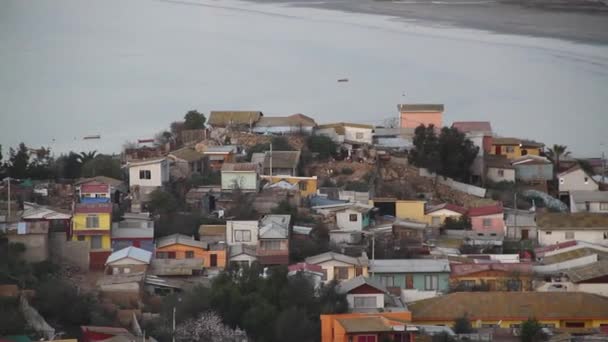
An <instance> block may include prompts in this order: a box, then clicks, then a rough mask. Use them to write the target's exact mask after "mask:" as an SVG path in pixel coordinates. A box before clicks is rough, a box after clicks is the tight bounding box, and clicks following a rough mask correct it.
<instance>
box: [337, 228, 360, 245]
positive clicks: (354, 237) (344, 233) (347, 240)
mask: <svg viewBox="0 0 608 342" xmlns="http://www.w3.org/2000/svg"><path fill="white" fill-rule="evenodd" d="M362 235H363V234H362V233H361V231H357V230H341V229H332V230H330V231H329V241H330V242H331V243H334V244H336V245H337V246H342V245H345V244H346V245H357V244H359V243H361V240H362V239H363V236H362Z"/></svg>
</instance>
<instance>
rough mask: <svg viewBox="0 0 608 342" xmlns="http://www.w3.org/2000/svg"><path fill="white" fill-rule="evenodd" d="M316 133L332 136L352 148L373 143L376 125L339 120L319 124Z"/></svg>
mask: <svg viewBox="0 0 608 342" xmlns="http://www.w3.org/2000/svg"><path fill="white" fill-rule="evenodd" d="M315 134H316V135H324V136H327V137H330V138H331V139H332V140H333V141H334V142H336V143H338V144H343V143H348V144H351V145H353V146H352V148H359V147H360V145H371V144H372V143H373V134H374V126H372V125H363V124H357V123H348V122H339V123H332V124H325V125H319V126H317V129H316V130H315Z"/></svg>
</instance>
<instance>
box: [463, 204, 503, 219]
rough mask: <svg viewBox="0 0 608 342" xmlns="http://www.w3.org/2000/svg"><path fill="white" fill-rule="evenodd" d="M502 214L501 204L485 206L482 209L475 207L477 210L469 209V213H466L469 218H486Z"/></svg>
mask: <svg viewBox="0 0 608 342" xmlns="http://www.w3.org/2000/svg"><path fill="white" fill-rule="evenodd" d="M502 213H503V209H502V204H500V203H499V204H495V205H487V206H484V207H477V208H470V209H469V212H468V216H469V217H476V216H488V215H496V214H502Z"/></svg>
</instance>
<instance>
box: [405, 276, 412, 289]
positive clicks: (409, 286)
mask: <svg viewBox="0 0 608 342" xmlns="http://www.w3.org/2000/svg"><path fill="white" fill-rule="evenodd" d="M405 288H406V289H413V288H414V276H413V275H411V274H406V275H405Z"/></svg>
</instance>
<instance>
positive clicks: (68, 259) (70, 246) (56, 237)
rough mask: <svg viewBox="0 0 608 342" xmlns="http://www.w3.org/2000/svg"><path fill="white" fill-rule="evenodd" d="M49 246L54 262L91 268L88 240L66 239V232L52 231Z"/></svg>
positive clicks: (86, 268)
mask: <svg viewBox="0 0 608 342" xmlns="http://www.w3.org/2000/svg"><path fill="white" fill-rule="evenodd" d="M49 246H50V247H49V249H50V256H51V260H53V262H55V263H67V264H70V265H72V266H77V267H78V268H80V269H81V270H88V269H89V244H88V243H87V242H86V241H66V237H65V233H50V238H49Z"/></svg>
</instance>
